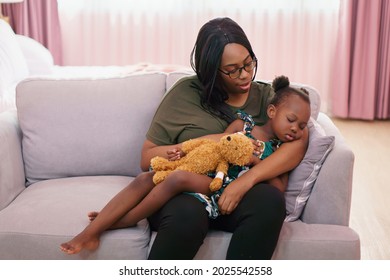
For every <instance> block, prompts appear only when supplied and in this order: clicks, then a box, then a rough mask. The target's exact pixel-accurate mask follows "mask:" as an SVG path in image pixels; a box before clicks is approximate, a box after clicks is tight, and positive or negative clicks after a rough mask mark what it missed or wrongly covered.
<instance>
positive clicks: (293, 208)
mask: <svg viewBox="0 0 390 280" xmlns="http://www.w3.org/2000/svg"><path fill="white" fill-rule="evenodd" d="M308 127H309V146H308V148H307V151H306V154H305V157H304V158H303V160H302V161H301V163H300V164H299V165H298V166H297V167H296V168H295V169H294V170H293V171H292V172H291V173H290V175H289V180H288V186H287V189H286V192H285V198H286V209H287V217H286V221H288V222H292V221H295V220H297V219H298V218H299V217H300V216H301V214H302V211H303V209H304V207H305V205H306V202H307V200H308V198H309V196H310V193H311V190H312V188H313V186H314V183H315V181H316V179H317V176H318V174H319V172H320V170H321V167H322V164H323V163H324V161H325V159H326V157H327V156H328V154H329V153H330V151H331V150H332V149H333V146H334V141H335V137H334V136H326V135H325V133H324V132H323V130H322V128H321V126H320V125H319V124H318V123H317V122H316V121H315V120H314V119H313V118H311V119H310V121H309V124H308Z"/></svg>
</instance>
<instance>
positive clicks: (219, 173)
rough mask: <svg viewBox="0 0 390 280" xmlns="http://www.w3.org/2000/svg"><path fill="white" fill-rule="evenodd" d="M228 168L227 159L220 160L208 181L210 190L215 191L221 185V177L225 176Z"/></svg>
mask: <svg viewBox="0 0 390 280" xmlns="http://www.w3.org/2000/svg"><path fill="white" fill-rule="evenodd" d="M228 168H229V163H228V162H227V161H221V162H220V163H219V164H218V166H217V169H216V170H215V174H216V175H215V178H214V179H213V180H212V181H211V183H210V186H209V188H210V191H212V192H215V191H217V190H219V189H220V188H221V187H222V183H223V178H224V177H225V176H226V174H227V171H228Z"/></svg>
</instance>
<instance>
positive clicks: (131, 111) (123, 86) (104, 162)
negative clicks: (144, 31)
mask: <svg viewBox="0 0 390 280" xmlns="http://www.w3.org/2000/svg"><path fill="white" fill-rule="evenodd" d="M165 80H166V75H165V74H163V73H144V74H142V75H137V74H135V75H129V76H124V77H118V78H107V79H103V78H102V79H68V80H56V79H46V78H41V79H40V78H33V79H27V80H24V81H22V82H21V83H20V84H19V85H18V86H17V89H16V104H17V112H18V117H19V123H20V127H21V130H22V133H23V143H22V144H23V145H22V146H23V158H24V162H25V172H26V179H27V185H29V184H31V183H34V182H37V181H40V180H45V179H54V178H63V177H72V176H88V175H127V176H135V175H137V174H138V173H139V172H140V171H141V170H140V167H139V165H140V164H139V163H140V151H141V148H142V145H143V142H144V140H145V138H144V136H145V134H146V130H147V129H148V127H149V125H150V122H151V119H152V117H153V115H154V112H155V110H156V109H157V106H158V104H159V103H160V101H161V98H162V96H163V94H164V92H165ZM145 88H147V89H148V90H147V91H145Z"/></svg>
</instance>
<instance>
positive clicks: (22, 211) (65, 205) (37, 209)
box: [0, 176, 150, 260]
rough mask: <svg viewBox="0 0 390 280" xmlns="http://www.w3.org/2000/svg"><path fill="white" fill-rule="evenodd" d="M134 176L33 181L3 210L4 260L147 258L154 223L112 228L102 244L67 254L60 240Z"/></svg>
mask: <svg viewBox="0 0 390 280" xmlns="http://www.w3.org/2000/svg"><path fill="white" fill-rule="evenodd" d="M131 180H132V178H130V177H125V176H91V177H73V178H63V179H53V180H46V181H41V182H38V183H35V184H32V185H31V186H29V187H28V188H26V189H25V191H23V192H22V193H21V194H20V195H19V196H18V197H17V198H16V199H15V200H14V201H13V202H12V203H11V204H10V205H9V206H8V207H7V208H5V209H3V210H2V211H1V212H0V244H1V250H0V259H36V260H41V259H145V258H146V257H147V250H148V244H149V239H150V230H149V224H148V222H147V221H146V220H142V221H140V222H139V223H138V224H137V226H136V227H131V228H126V229H119V230H113V231H106V232H104V233H103V235H102V237H101V243H100V246H99V249H98V250H96V251H93V252H91V251H82V252H81V253H80V254H77V255H71V256H70V255H66V254H64V253H63V252H62V251H61V250H60V244H61V243H63V242H66V241H68V240H70V239H71V238H73V237H74V236H75V235H76V234H77V233H79V232H80V231H81V230H83V229H84V228H85V227H86V226H87V225H88V223H89V220H88V217H87V213H88V212H90V211H100V210H101V209H102V208H103V207H104V206H105V205H106V203H107V202H108V201H109V200H110V199H111V198H112V197H113V196H114V195H116V194H117V193H118V192H119V191H120V190H121V189H122V188H123V187H125V186H126V185H127V184H128V183H129V182H130V181H131Z"/></svg>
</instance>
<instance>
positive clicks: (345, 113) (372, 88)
mask: <svg viewBox="0 0 390 280" xmlns="http://www.w3.org/2000/svg"><path fill="white" fill-rule="evenodd" d="M339 27H340V30H339V34H338V44H337V46H338V47H337V48H336V60H335V63H334V71H333V86H332V111H333V115H334V116H337V117H343V118H355V119H364V120H373V119H389V118H390V98H389V97H390V53H389V51H390V4H389V1H387V0H374V1H364V0H342V1H341V7H340V24H339Z"/></svg>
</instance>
